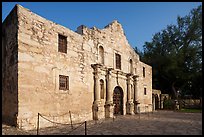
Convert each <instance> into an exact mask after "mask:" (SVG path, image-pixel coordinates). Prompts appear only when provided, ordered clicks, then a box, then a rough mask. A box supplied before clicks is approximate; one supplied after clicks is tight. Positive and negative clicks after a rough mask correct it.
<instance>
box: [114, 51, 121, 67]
mask: <svg viewBox="0 0 204 137" xmlns="http://www.w3.org/2000/svg"><path fill="white" fill-rule="evenodd" d="M115 60H116V69H121V55H120V54H117V53H116V54H115Z"/></svg>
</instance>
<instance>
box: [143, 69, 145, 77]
mask: <svg viewBox="0 0 204 137" xmlns="http://www.w3.org/2000/svg"><path fill="white" fill-rule="evenodd" d="M143 77H145V67H143Z"/></svg>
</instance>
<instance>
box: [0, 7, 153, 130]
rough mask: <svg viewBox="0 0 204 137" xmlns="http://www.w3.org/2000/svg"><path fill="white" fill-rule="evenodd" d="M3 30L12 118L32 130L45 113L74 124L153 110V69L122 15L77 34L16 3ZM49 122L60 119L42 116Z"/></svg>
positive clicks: (5, 104) (6, 105)
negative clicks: (126, 30)
mask: <svg viewBox="0 0 204 137" xmlns="http://www.w3.org/2000/svg"><path fill="white" fill-rule="evenodd" d="M2 28H3V35H2V45H3V46H2V63H3V70H2V74H3V85H5V86H4V87H3V91H2V94H3V100H2V114H3V120H4V122H6V123H10V124H13V125H15V126H17V127H19V128H22V129H26V130H28V129H34V128H36V126H37V115H38V113H41V114H42V115H45V116H47V117H49V118H50V119H51V120H52V121H55V122H61V123H70V122H71V120H72V121H73V123H74V122H82V121H85V120H92V119H94V120H98V119H102V118H108V117H113V116H114V115H126V114H130V115H134V114H137V113H138V108H139V110H140V111H139V112H150V111H151V110H152V108H151V106H152V104H151V102H152V68H151V66H149V65H147V64H145V63H143V62H141V61H140V60H139V55H137V54H136V53H135V51H134V50H133V48H132V47H131V46H130V45H129V43H128V41H127V39H126V36H125V35H124V31H123V28H122V25H121V24H120V23H119V22H118V21H116V20H114V21H113V22H111V23H110V24H108V25H107V26H106V27H104V28H103V29H98V28H96V27H93V28H88V27H86V26H84V25H82V26H79V27H78V28H77V31H76V32H74V31H72V30H70V29H68V28H66V27H64V26H61V25H59V24H56V23H54V22H52V21H49V20H47V19H45V18H43V17H41V16H39V15H37V14H35V13H33V12H32V11H30V10H28V9H26V8H24V7H22V6H20V5H16V6H15V7H14V9H13V10H12V11H11V13H10V14H9V15H8V17H7V18H6V19H5V20H4V22H3V25H2ZM59 36H63V37H65V39H64V40H60V39H59ZM64 41H65V43H66V44H64V45H63V46H64V47H63V48H65V50H66V52H61V51H59V44H60V43H63V42H64ZM144 73H145V74H144ZM62 76H63V77H64V79H62ZM144 92H145V93H144ZM69 112H71V114H72V115H71V116H72V117H71V119H70V114H69ZM47 126H53V124H52V123H49V122H48V121H46V120H42V119H41V120H40V127H47Z"/></svg>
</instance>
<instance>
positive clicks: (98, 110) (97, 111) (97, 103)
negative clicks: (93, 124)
mask: <svg viewBox="0 0 204 137" xmlns="http://www.w3.org/2000/svg"><path fill="white" fill-rule="evenodd" d="M91 66H92V68H93V69H94V72H93V74H94V102H93V106H92V110H93V119H94V120H98V119H100V118H103V106H101V99H100V82H99V80H100V79H99V73H100V67H101V65H100V64H92V65H91Z"/></svg>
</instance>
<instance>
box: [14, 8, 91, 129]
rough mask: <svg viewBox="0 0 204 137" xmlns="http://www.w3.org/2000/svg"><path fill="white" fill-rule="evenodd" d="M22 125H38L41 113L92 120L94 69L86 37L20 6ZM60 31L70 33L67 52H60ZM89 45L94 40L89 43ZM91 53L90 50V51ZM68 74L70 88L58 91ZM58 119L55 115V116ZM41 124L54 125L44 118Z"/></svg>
mask: <svg viewBox="0 0 204 137" xmlns="http://www.w3.org/2000/svg"><path fill="white" fill-rule="evenodd" d="M18 8H19V10H18V17H19V18H18V19H19V35H18V44H19V51H18V54H19V60H18V61H19V70H18V79H19V80H18V84H19V96H18V97H19V117H18V123H19V127H20V128H27V129H28V128H33V127H36V123H37V121H36V120H37V114H38V113H41V114H42V115H45V116H50V117H48V118H51V119H53V120H54V121H56V122H61V123H70V119H69V111H71V113H72V121H73V122H78V121H81V120H86V119H87V120H88V119H89V120H90V119H92V113H91V106H92V103H93V102H92V101H93V82H92V81H93V76H92V75H91V76H90V74H91V72H92V68H91V66H90V65H87V62H86V60H87V56H88V55H89V54H88V53H85V52H84V48H83V47H84V46H83V37H82V36H81V35H79V34H77V33H75V32H73V31H71V30H69V29H67V28H65V27H63V26H61V25H58V24H56V23H53V22H51V21H48V20H46V19H44V18H42V17H40V16H38V15H36V14H34V13H32V12H31V11H29V10H27V9H25V8H23V7H21V6H18ZM58 34H62V35H64V36H67V41H68V49H67V54H66V53H61V52H58ZM86 45H87V47H88V48H89V46H91V45H92V42H89V43H87V44H86ZM90 52H91V51H90ZM60 74H61V75H67V76H69V90H67V91H63V90H59V75H60ZM52 116H53V117H55V118H53V117H52ZM40 125H41V127H43V126H49V125H52V123H49V122H48V121H44V120H43V119H42V118H41V121H40Z"/></svg>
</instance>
